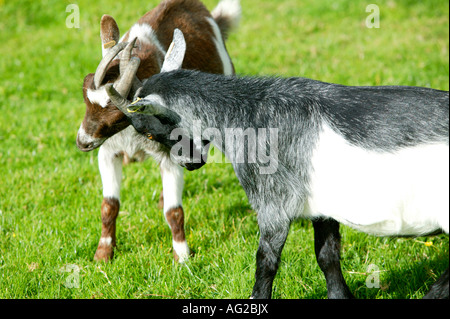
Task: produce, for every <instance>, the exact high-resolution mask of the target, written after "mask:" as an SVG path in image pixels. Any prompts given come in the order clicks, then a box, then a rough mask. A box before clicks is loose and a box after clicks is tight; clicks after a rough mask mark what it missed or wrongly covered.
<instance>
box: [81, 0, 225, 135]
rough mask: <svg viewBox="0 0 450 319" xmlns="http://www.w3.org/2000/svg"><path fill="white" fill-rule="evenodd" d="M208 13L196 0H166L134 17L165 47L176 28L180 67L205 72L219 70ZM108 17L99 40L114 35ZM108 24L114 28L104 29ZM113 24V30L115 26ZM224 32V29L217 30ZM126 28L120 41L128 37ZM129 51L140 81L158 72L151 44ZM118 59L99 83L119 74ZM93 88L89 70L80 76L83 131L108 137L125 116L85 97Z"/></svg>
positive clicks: (157, 53) (158, 56)
mask: <svg viewBox="0 0 450 319" xmlns="http://www.w3.org/2000/svg"><path fill="white" fill-rule="evenodd" d="M206 17H211V14H210V13H209V11H208V9H206V7H205V6H204V5H203V4H202V3H201V2H200V1H198V0H167V1H163V2H161V3H160V4H159V5H158V6H157V7H156V8H155V9H153V10H151V11H149V12H147V13H146V14H145V15H144V16H143V17H142V18H140V19H139V20H138V23H139V24H143V23H147V24H149V25H150V26H151V27H152V29H153V30H154V31H155V34H156V36H157V38H158V40H159V41H160V43H161V45H162V46H163V47H164V48H165V49H166V50H167V48H168V47H169V45H170V43H171V41H172V36H173V30H174V29H175V28H179V29H180V30H181V31H182V32H183V34H184V37H185V39H186V45H187V48H186V56H185V58H184V62H183V68H185V69H194V70H202V71H205V72H209V73H217V74H220V73H223V65H222V61H221V59H220V56H219V54H218V52H217V49H216V46H215V45H214V42H213V41H212V39H213V38H214V33H213V30H212V28H211V26H210V24H209V23H208V22H207V21H206V19H205V18H206ZM111 19H112V17H109V16H108V18H107V19H106V21H103V23H102V26H101V27H102V29H103V32H102V33H105V34H106V36H104V39H102V43H105V42H103V41H106V42H108V41H110V40H111V39H117V38H118V34H119V31H118V27H117V25H116V24H115V21H114V20H113V19H112V20H113V21H111ZM108 27H110V28H112V29H114V30H112V31H107V28H108ZM115 28H117V30H115ZM221 31H222V32H224V30H221ZM128 34H129V32H127V33H126V34H125V36H124V39H123V41H128V40H129V39H128ZM133 55H135V56H138V57H139V58H140V60H141V64H140V66H139V69H138V72H137V77H138V78H139V79H140V80H141V81H142V80H144V79H147V78H149V77H151V76H152V75H154V74H157V73H159V72H160V62H161V61H162V60H163V58H164V57H163V56H162V54H161V52H160V51H159V50H158V49H157V47H156V46H155V45H149V44H144V43H139V41H138V43H137V48H135V49H133ZM118 64H119V61H118V60H114V61H112V62H111V63H110V65H109V66H108V72H107V74H106V76H105V79H104V80H103V83H102V84H106V83H111V82H114V81H115V80H117V79H118V77H119V65H118ZM88 88H90V89H94V84H93V74H88V75H87V76H86V77H85V79H84V85H83V95H84V101H85V104H86V115H85V117H84V120H83V127H84V129H85V131H86V133H87V134H89V135H91V136H93V137H95V138H105V139H106V138H108V137H111V136H113V135H114V134H116V133H118V132H120V131H121V130H123V129H124V128H126V127H127V126H128V125H129V122H128V120H127V119H126V118H125V116H124V115H123V114H122V113H121V112H120V111H119V110H118V109H117V108H116V107H114V106H113V105H111V106H107V107H105V108H102V107H101V106H100V105H97V104H93V103H91V102H90V101H89V99H87V97H86V90H87V89H88Z"/></svg>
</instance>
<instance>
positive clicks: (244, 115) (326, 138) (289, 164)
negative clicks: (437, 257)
mask: <svg viewBox="0 0 450 319" xmlns="http://www.w3.org/2000/svg"><path fill="white" fill-rule="evenodd" d="M174 42H175V48H174V50H173V51H172V53H170V54H168V56H166V61H165V62H164V65H163V70H164V71H166V72H164V73H161V74H158V75H155V76H153V77H151V78H149V79H148V80H147V81H146V82H145V83H144V86H143V88H142V89H141V90H140V91H139V92H137V94H136V101H135V102H134V103H132V104H129V103H128V101H127V100H125V99H124V98H122V97H121V96H120V95H119V94H118V93H117V91H116V90H114V88H113V87H112V86H109V87H107V88H106V90H107V92H108V94H109V96H110V98H111V100H112V102H113V103H114V104H115V105H116V106H117V107H118V108H119V109H121V110H122V111H123V112H124V113H125V114H126V115H127V116H128V117H129V118H130V121H131V123H132V124H133V126H134V127H135V128H136V130H137V131H138V132H140V133H141V134H144V135H147V136H148V137H149V138H152V139H155V140H157V141H159V142H160V143H162V144H164V145H166V146H167V149H168V150H170V151H171V157H172V160H174V161H176V162H178V163H179V164H181V165H182V166H185V167H187V168H189V169H196V168H199V167H201V166H202V165H203V164H204V163H205V162H206V158H205V155H206V153H207V148H208V145H209V144H210V143H212V144H213V145H215V146H217V147H219V148H220V149H221V151H223V152H224V153H225V155H226V156H227V157H228V158H229V159H230V160H231V162H232V165H233V168H234V171H235V173H236V176H237V178H238V179H239V181H240V183H241V185H242V187H243V188H244V190H245V192H246V194H247V196H248V199H249V201H250V203H251V205H252V207H253V208H254V209H255V210H256V212H257V214H258V217H257V218H258V224H259V228H260V236H261V237H260V242H259V248H258V251H257V254H256V263H257V268H256V275H255V279H256V282H255V285H254V288H253V293H252V297H254V298H269V297H271V292H272V283H273V280H274V277H275V275H276V272H277V269H278V265H279V262H280V256H281V251H282V249H283V246H284V243H285V240H286V237H287V235H288V232H289V226H290V224H291V222H292V221H293V220H295V219H297V218H307V219H310V220H312V222H313V225H314V232H315V252H316V258H317V261H318V264H319V266H320V268H321V269H322V271H323V272H324V274H325V278H326V282H327V289H328V297H330V298H351V297H352V294H351V292H350V290H349V288H348V286H347V285H346V283H345V281H344V278H343V276H342V272H341V267H340V261H339V257H340V235H339V223H342V224H345V225H348V226H350V227H352V228H354V229H357V230H360V231H363V232H365V233H368V234H372V235H375V236H419V235H428V234H434V233H437V232H445V233H446V234H448V232H449V120H448V119H449V94H448V92H445V91H439V90H434V89H429V88H419V87H407V86H385V87H352V86H343V85H337V84H330V83H324V82H319V81H315V80H310V79H306V78H286V79H283V78H273V77H272V78H267V77H266V78H257V77H236V76H220V75H213V74H206V73H202V72H198V71H188V70H176V69H178V68H179V67H180V66H181V62H182V61H183V54H184V52H183V36H182V34H181V32H179V31H176V32H175V36H174ZM177 43H179V44H177ZM177 48H178V49H177ZM180 48H181V49H180ZM169 71H170V72H169ZM132 112H134V113H132ZM199 123H200V124H201V125H202V129H204V130H205V131H206V129H210V128H214V130H209V133H208V134H206V133H204V134H201V135H198V132H197V133H196V132H195V127H196V126H197V127H198V126H199ZM205 128H206V129H205ZM230 128H232V129H239V128H241V129H243V130H245V131H247V133H249V132H250V131H251V130H253V131H254V132H255V134H256V135H254V136H256V138H253V139H252V138H249V139H248V140H247V143H245V140H242V139H241V140H238V141H236V135H234V134H231V136H230V134H229V131H230V130H229V129H230ZM264 128H272V129H274V130H272V131H271V133H274V132H276V133H277V134H275V135H276V136H277V141H278V142H277V143H268V142H267V139H268V134H267V131H264ZM261 129H262V130H261ZM205 131H204V132H205ZM245 131H244V132H245ZM211 132H213V134H211ZM261 133H264V134H262V135H265V136H263V138H260V136H259V134H261ZM196 135H197V136H196ZM248 136H251V134H248ZM180 137H181V138H180ZM241 137H242V136H241ZM244 137H245V136H244ZM233 139H234V140H233ZM255 143H256V144H258V145H254V144H255ZM245 144H246V145H247V147H246V148H242V145H245ZM262 145H264V146H265V147H266V149H265V150H266V154H261V155H267V150H268V149H270V150H269V151H270V154H271V155H269V156H270V157H271V160H272V161H273V162H276V165H275V166H274V167H276V169H275V170H274V171H272V172H270V173H261V168H264V167H265V166H266V164H267V159H266V158H265V156H257V158H255V157H254V156H253V154H252V152H251V150H252V148H253V149H254V148H260V147H261V146H262ZM242 149H243V150H244V151H243V153H242ZM180 151H181V153H180ZM239 152H240V154H239ZM240 156H241V157H242V156H243V157H244V159H245V160H242V158H241V160H238V159H239V157H240ZM448 285H449V275H448V269H447V270H446V271H445V273H444V274H443V275H442V276H441V278H440V279H439V280H438V281H437V282H436V283H435V284H434V285H433V286H432V287H431V290H430V292H429V293H428V294H427V295H426V297H427V298H442V297H448V296H449V287H448Z"/></svg>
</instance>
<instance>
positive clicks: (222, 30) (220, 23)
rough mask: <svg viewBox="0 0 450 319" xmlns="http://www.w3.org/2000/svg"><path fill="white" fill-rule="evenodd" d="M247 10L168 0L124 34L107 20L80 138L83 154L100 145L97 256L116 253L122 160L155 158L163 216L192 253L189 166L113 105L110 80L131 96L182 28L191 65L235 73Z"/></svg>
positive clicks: (178, 251) (179, 250)
mask: <svg viewBox="0 0 450 319" xmlns="http://www.w3.org/2000/svg"><path fill="white" fill-rule="evenodd" d="M240 10H241V9H240V4H239V0H222V1H221V2H219V4H218V5H217V7H216V8H215V9H214V10H213V11H212V12H211V14H210V12H209V11H208V10H207V9H206V8H205V6H204V5H203V4H202V3H201V2H200V1H198V0H165V1H162V2H161V3H160V4H159V5H158V6H157V7H156V8H154V9H153V10H151V11H149V12H147V13H146V14H145V15H144V16H143V17H142V18H140V19H139V20H138V22H137V23H136V24H134V25H133V26H132V27H131V29H130V30H129V31H127V32H126V33H125V34H124V36H123V37H122V38H120V39H119V36H120V32H119V28H118V26H117V23H116V22H115V20H114V19H113V18H112V17H111V16H109V15H104V16H103V17H102V19H101V23H100V27H101V32H100V36H101V40H102V54H103V58H102V60H101V62H100V64H99V66H98V67H97V70H96V71H95V74H92V73H91V74H88V75H87V76H86V77H85V79H84V84H83V96H84V102H85V104H86V114H85V116H84V120H83V122H82V123H81V125H80V129H79V131H78V135H77V141H76V142H77V146H78V148H79V149H80V150H81V151H84V152H88V151H92V150H93V149H96V148H98V147H100V150H99V152H98V163H99V169H100V175H101V179H102V183H103V202H102V205H101V219H102V232H101V238H100V241H99V244H98V248H97V251H96V253H95V256H94V259H95V260H103V261H108V260H110V259H111V258H113V254H114V247H115V246H116V234H115V232H116V218H117V215H118V213H119V208H120V185H121V179H122V164H123V162H125V163H127V162H130V161H135V160H144V159H146V158H148V157H150V156H151V157H153V158H154V159H155V160H156V161H158V162H159V165H160V171H161V178H162V184H163V191H162V193H161V197H160V204H161V202H163V206H164V207H163V209H164V215H165V218H166V221H167V223H168V224H169V226H170V228H171V230H172V237H173V249H174V251H173V252H174V257H175V259H176V260H178V261H179V262H183V261H185V260H186V258H188V256H189V255H190V249H189V247H188V245H187V242H186V238H185V232H184V211H183V207H182V191H183V170H182V169H181V168H180V167H179V166H177V165H176V164H174V163H172V162H171V161H170V159H169V157H168V156H166V152H165V151H164V146H163V145H161V144H160V143H157V142H155V141H151V140H149V139H146V138H142V137H141V136H140V135H139V134H137V132H136V131H135V130H134V128H133V127H132V126H130V122H129V121H128V119H127V118H126V117H125V116H124V115H123V113H122V112H120V111H118V110H117V108H116V107H114V106H113V105H112V104H111V102H110V100H109V97H108V95H107V93H106V91H105V84H106V83H113V84H114V87H115V88H116V89H117V90H118V91H119V92H120V94H121V95H122V96H125V97H127V96H128V95H129V96H131V97H132V96H133V95H134V94H135V92H136V90H137V89H138V88H139V87H140V86H141V85H142V83H141V81H143V80H145V79H147V78H149V77H150V76H152V75H154V74H156V73H158V72H160V69H161V66H162V62H163V61H164V56H165V54H166V52H167V49H168V47H169V44H170V43H171V41H172V32H173V30H174V29H175V28H180V29H181V30H183V32H184V33H185V35H186V41H187V51H186V59H185V61H184V63H183V67H184V68H186V69H197V70H202V71H205V72H210V73H220V74H228V75H229V74H233V73H234V66H233V63H232V62H231V59H230V57H229V55H228V53H227V50H226V47H225V42H224V41H225V40H226V38H227V36H228V33H229V32H230V31H231V30H232V29H233V28H235V27H236V26H237V24H238V23H239V19H240ZM118 55H119V57H120V58H117V57H116V56H118Z"/></svg>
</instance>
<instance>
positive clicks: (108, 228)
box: [94, 198, 120, 261]
mask: <svg viewBox="0 0 450 319" xmlns="http://www.w3.org/2000/svg"><path fill="white" fill-rule="evenodd" d="M119 209H120V203H119V200H117V199H115V198H104V199H103V202H102V235H101V238H108V237H111V245H105V244H104V243H102V241H101V238H100V242H99V244H98V247H97V251H96V252H95V256H94V259H95V260H98V261H108V260H110V259H112V258H113V255H114V247H115V246H116V219H117V216H118V215H119Z"/></svg>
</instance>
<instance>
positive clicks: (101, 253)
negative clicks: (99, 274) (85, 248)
mask: <svg viewBox="0 0 450 319" xmlns="http://www.w3.org/2000/svg"><path fill="white" fill-rule="evenodd" d="M113 257H114V249H113V247H111V246H109V247H105V246H99V247H98V248H97V251H96V252H95V255H94V260H95V261H103V262H109V261H110V260H111V259H112V258H113Z"/></svg>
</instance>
